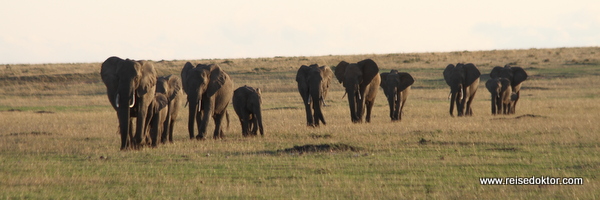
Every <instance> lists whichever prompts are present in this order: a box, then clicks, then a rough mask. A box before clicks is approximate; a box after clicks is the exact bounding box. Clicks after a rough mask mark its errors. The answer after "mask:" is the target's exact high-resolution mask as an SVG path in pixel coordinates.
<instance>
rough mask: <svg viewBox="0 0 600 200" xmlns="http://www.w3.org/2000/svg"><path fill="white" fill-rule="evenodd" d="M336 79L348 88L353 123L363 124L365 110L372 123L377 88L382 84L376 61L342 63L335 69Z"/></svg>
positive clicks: (367, 119) (367, 118)
mask: <svg viewBox="0 0 600 200" xmlns="http://www.w3.org/2000/svg"><path fill="white" fill-rule="evenodd" d="M335 77H336V78H337V80H338V81H339V82H340V83H342V85H343V86H344V88H346V94H348V105H349V107H350V118H351V119H352V122H354V123H360V122H362V120H363V119H362V117H363V115H364V113H365V108H366V111H367V115H366V117H365V119H366V122H371V110H372V108H373V105H374V102H375V97H376V96H377V87H378V86H379V83H381V77H379V67H378V66H377V64H376V63H375V61H373V60H371V59H366V60H362V61H360V62H358V63H348V62H346V61H341V62H340V63H339V64H338V65H337V66H336V68H335Z"/></svg>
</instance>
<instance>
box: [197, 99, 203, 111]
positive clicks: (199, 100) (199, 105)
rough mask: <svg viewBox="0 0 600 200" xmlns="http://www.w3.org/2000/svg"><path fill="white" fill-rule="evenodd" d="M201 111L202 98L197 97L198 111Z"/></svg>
mask: <svg viewBox="0 0 600 200" xmlns="http://www.w3.org/2000/svg"><path fill="white" fill-rule="evenodd" d="M200 111H202V99H198V112H200Z"/></svg>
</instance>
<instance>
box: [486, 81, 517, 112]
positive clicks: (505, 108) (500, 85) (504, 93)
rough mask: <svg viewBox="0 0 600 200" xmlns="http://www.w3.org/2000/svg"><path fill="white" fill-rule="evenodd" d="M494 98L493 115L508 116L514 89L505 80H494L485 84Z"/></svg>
mask: <svg viewBox="0 0 600 200" xmlns="http://www.w3.org/2000/svg"><path fill="white" fill-rule="evenodd" d="M485 87H486V88H487V89H488V91H489V92H490V94H491V98H492V115H495V114H508V112H509V110H510V107H511V105H510V104H511V96H512V89H511V87H510V81H509V80H508V79H505V78H493V79H490V80H488V81H487V82H486V83H485Z"/></svg>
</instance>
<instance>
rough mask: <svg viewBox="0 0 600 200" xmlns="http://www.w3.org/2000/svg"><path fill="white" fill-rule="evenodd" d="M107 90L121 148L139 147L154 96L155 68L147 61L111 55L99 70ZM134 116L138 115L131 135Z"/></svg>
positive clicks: (145, 130)
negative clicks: (114, 112)
mask: <svg viewBox="0 0 600 200" xmlns="http://www.w3.org/2000/svg"><path fill="white" fill-rule="evenodd" d="M100 74H101V76H102V81H103V82H104V85H106V94H107V96H108V100H109V101H110V104H111V105H112V106H113V108H114V109H115V110H116V111H117V117H118V119H119V133H120V134H121V150H125V149H127V148H130V147H138V146H139V145H140V144H141V142H142V136H143V135H144V134H146V133H147V131H148V123H149V120H148V119H147V118H148V108H149V106H150V103H151V102H152V101H153V99H154V92H155V87H156V70H155V69H154V66H153V65H152V63H151V62H149V61H134V60H129V59H127V60H123V59H121V58H119V57H110V58H108V59H106V61H104V62H103V63H102V68H101V70H100ZM133 118H137V122H136V129H135V135H133Z"/></svg>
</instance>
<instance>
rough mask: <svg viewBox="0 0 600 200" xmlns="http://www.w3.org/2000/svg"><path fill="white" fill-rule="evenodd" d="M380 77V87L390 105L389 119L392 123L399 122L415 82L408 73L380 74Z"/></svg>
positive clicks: (395, 71)
mask: <svg viewBox="0 0 600 200" xmlns="http://www.w3.org/2000/svg"><path fill="white" fill-rule="evenodd" d="M380 76H381V83H380V86H381V88H382V89H383V93H384V94H385V96H386V97H387V101H388V104H389V105H390V118H391V119H392V121H400V120H402V109H403V108H404V103H405V102H406V99H407V98H408V92H409V91H410V86H411V85H412V84H413V83H414V82H415V79H414V78H413V77H412V76H411V75H410V74H409V73H406V72H398V70H392V71H390V72H389V73H381V74H380Z"/></svg>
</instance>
